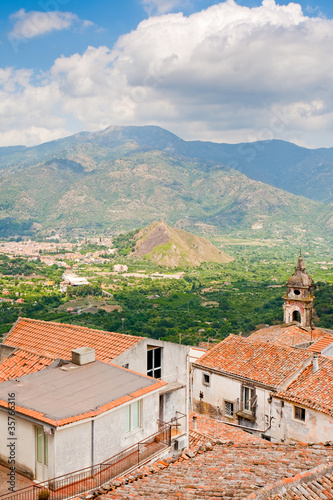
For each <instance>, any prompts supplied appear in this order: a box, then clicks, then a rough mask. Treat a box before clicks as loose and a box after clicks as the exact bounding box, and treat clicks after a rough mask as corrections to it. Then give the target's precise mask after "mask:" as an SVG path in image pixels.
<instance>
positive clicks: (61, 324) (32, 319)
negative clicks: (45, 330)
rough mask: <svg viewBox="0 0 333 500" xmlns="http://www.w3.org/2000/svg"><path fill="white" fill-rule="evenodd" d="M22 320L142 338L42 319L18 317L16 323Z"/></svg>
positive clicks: (136, 336) (135, 336)
mask: <svg viewBox="0 0 333 500" xmlns="http://www.w3.org/2000/svg"><path fill="white" fill-rule="evenodd" d="M20 320H22V321H28V322H30V323H42V324H46V325H50V324H51V325H56V326H62V327H68V328H75V329H78V330H89V331H92V332H98V333H105V334H107V335H110V334H111V335H120V336H121V337H127V338H128V337H132V338H140V339H143V338H144V337H141V336H138V335H129V334H127V333H119V332H108V331H107V330H99V329H98V328H89V327H88V326H80V325H73V324H71V323H59V322H57V321H44V320H42V319H34V318H23V317H19V318H18V319H17V323H18V322H19V321H20Z"/></svg>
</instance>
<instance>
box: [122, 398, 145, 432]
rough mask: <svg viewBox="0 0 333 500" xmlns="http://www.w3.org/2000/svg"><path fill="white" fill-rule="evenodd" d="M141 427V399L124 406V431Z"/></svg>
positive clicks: (131, 430)
mask: <svg viewBox="0 0 333 500" xmlns="http://www.w3.org/2000/svg"><path fill="white" fill-rule="evenodd" d="M140 427H141V399H140V400H138V401H134V403H132V404H130V405H127V406H126V407H125V433H126V434H128V433H129V432H133V431H135V430H137V429H140Z"/></svg>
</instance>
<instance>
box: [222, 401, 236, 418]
mask: <svg viewBox="0 0 333 500" xmlns="http://www.w3.org/2000/svg"><path fill="white" fill-rule="evenodd" d="M224 413H225V415H228V416H229V417H233V416H234V403H231V401H224Z"/></svg>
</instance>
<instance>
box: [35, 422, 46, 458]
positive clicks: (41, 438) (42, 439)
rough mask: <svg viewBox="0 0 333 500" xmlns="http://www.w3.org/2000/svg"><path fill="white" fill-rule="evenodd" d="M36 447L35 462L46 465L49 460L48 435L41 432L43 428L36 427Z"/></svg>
mask: <svg viewBox="0 0 333 500" xmlns="http://www.w3.org/2000/svg"><path fill="white" fill-rule="evenodd" d="M36 448H37V450H36V451H37V462H38V463H40V464H43V463H44V465H46V466H48V462H49V450H48V448H49V442H48V435H47V434H45V433H44V432H43V429H41V428H40V427H36Z"/></svg>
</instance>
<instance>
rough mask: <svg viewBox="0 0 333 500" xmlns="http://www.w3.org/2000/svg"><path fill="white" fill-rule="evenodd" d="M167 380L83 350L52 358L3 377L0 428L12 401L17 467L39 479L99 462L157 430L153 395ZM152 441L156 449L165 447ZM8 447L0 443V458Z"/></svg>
mask: <svg viewBox="0 0 333 500" xmlns="http://www.w3.org/2000/svg"><path fill="white" fill-rule="evenodd" d="M86 354H88V358H87V357H86ZM84 358H86V359H84ZM166 385H167V384H166V383H165V382H163V381H161V380H155V379H152V378H151V377H147V376H145V375H140V374H138V373H135V372H133V371H130V370H126V369H124V368H120V367H118V366H116V365H111V364H109V363H102V362H100V361H95V359H94V350H93V349H90V348H81V349H78V350H76V351H73V357H72V361H64V360H56V361H55V362H53V363H52V364H51V365H50V366H48V367H47V368H44V369H43V370H40V371H38V372H35V373H32V374H29V375H25V376H23V377H19V378H16V379H15V380H9V381H7V382H3V383H2V384H0V428H1V429H7V427H8V417H9V415H10V413H9V412H10V410H11V409H12V408H13V407H14V406H13V404H14V405H15V417H14V422H15V423H14V424H12V425H13V429H14V430H13V431H12V434H11V438H10V441H12V442H13V444H14V447H15V462H16V463H15V467H16V470H17V471H20V472H23V473H24V474H25V475H27V476H30V477H31V478H34V479H37V480H39V481H45V480H47V479H51V478H55V477H59V476H62V475H64V474H68V473H72V472H74V471H77V470H78V469H84V468H87V467H91V466H93V465H95V464H99V463H100V462H103V461H105V460H107V459H109V458H110V457H112V456H114V455H116V454H117V453H119V452H121V451H122V450H125V449H127V448H129V447H130V446H132V445H134V444H136V443H138V442H139V441H142V440H143V439H145V438H147V437H148V436H151V435H152V434H154V433H157V432H159V430H160V431H161V426H160V424H159V420H158V419H159V397H160V391H161V389H162V388H163V387H165V386H166ZM8 395H12V399H11V400H10V402H9V403H8V399H9V396H8ZM13 402H14V403H13ZM169 435H170V431H169ZM157 444H158V446H157V445H155V448H154V450H153V451H155V452H159V451H161V450H163V449H165V448H167V446H168V442H167V443H161V441H159V442H158V443H157ZM162 444H165V446H162ZM7 445H8V440H7V439H6V440H4V439H3V440H1V441H0V457H1V460H2V461H3V462H7V460H8V456H9V455H8V453H9V448H8V446H7Z"/></svg>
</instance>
